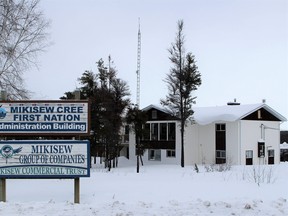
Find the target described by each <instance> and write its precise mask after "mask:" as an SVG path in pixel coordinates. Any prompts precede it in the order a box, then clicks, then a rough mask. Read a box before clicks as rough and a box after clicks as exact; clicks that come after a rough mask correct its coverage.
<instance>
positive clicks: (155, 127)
mask: <svg viewBox="0 0 288 216" xmlns="http://www.w3.org/2000/svg"><path fill="white" fill-rule="evenodd" d="M151 140H158V123H152V124H151Z"/></svg>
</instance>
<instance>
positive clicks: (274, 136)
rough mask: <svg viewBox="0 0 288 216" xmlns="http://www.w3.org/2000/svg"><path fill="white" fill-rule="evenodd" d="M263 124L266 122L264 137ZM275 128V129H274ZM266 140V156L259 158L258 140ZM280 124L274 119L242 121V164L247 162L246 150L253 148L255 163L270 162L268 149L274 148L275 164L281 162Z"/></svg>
mask: <svg viewBox="0 0 288 216" xmlns="http://www.w3.org/2000/svg"><path fill="white" fill-rule="evenodd" d="M261 124H264V125H265V126H266V127H269V128H266V129H264V132H265V133H264V137H262V136H261ZM272 128H273V129H272ZM261 139H264V141H265V158H258V141H259V140H261ZM279 143H280V124H279V122H272V121H244V120H243V121H241V164H243V165H244V164H245V162H246V158H245V151H246V150H253V164H267V163H268V149H274V151H275V157H274V162H275V164H277V163H279V162H280V149H279V148H280V147H279Z"/></svg>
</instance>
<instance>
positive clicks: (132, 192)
mask: <svg viewBox="0 0 288 216" xmlns="http://www.w3.org/2000/svg"><path fill="white" fill-rule="evenodd" d="M199 170H200V172H199V173H196V172H195V171H194V167H185V168H181V167H180V166H175V165H149V166H146V165H144V166H143V167H140V173H138V174H137V173H136V167H135V165H134V164H131V162H130V161H126V160H125V159H121V160H120V164H119V167H118V168H115V169H112V170H111V172H108V171H107V170H106V169H104V168H103V167H102V166H101V165H99V164H97V165H94V166H93V169H92V170H91V177H90V178H81V180H80V183H81V191H80V192H81V197H80V202H81V203H80V204H74V203H73V183H74V182H73V180H71V179H70V180H67V179H66V180H63V179H62V180H60V179H54V180H31V179H30V180H29V179H27V180H19V179H14V180H13V179H8V180H7V202H6V203H3V202H2V203H0V215H9V216H11V215H12V216H13V215H24V216H25V215H27V216H28V215H29V216H36V215H37V216H38V215H59V216H60V215H61V216H63V215H69V216H70V215H78V216H79V215H85V216H89V215H117V216H121V215H157V216H158V215H165V216H166V215H173V216H174V215H176V216H177V215H261V216H263V215H267V216H268V215H288V193H287V173H288V163H281V164H279V165H274V166H233V167H232V169H231V170H230V171H226V172H206V171H205V167H204V166H199ZM268 176H270V177H268Z"/></svg>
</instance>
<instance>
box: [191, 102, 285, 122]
mask: <svg viewBox="0 0 288 216" xmlns="http://www.w3.org/2000/svg"><path fill="white" fill-rule="evenodd" d="M261 108H264V109H265V110H267V111H268V112H270V113H271V114H273V115H274V116H275V117H277V118H278V119H280V121H287V120H286V118H285V117H284V116H282V115H281V114H279V113H278V112H276V111H275V110H273V109H272V108H271V107H269V106H268V105H267V104H265V103H260V104H247V105H225V106H215V107H194V108H193V110H194V114H193V119H194V120H195V121H196V122H197V123H198V124H200V125H207V124H210V123H213V122H217V121H227V122H234V121H237V120H240V119H242V118H244V117H246V116H248V115H250V114H251V113H253V112H255V111H257V110H259V109H261Z"/></svg>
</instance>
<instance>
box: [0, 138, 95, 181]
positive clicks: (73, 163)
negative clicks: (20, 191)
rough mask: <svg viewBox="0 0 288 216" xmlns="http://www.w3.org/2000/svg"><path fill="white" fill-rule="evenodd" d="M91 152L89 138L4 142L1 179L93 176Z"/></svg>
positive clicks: (0, 143) (0, 150) (0, 152)
mask: <svg viewBox="0 0 288 216" xmlns="http://www.w3.org/2000/svg"><path fill="white" fill-rule="evenodd" d="M89 155H90V144H89V141H80V140H21V141H0V178H78V177H89V176H90V156H89Z"/></svg>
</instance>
